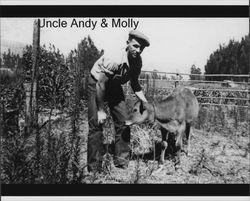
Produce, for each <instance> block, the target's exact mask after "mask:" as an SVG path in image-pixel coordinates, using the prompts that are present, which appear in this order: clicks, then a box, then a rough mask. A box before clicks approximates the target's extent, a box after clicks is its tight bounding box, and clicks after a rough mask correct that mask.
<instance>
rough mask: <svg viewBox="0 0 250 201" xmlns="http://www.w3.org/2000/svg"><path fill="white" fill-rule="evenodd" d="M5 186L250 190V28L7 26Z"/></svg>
mask: <svg viewBox="0 0 250 201" xmlns="http://www.w3.org/2000/svg"><path fill="white" fill-rule="evenodd" d="M0 26H1V28H0V30H1V36H0V42H1V43H0V45H1V57H0V64H1V66H0V94H1V95H0V97H1V99H0V100H1V104H0V111H1V112H0V122H1V123H0V124H1V127H0V133H1V183H2V184H88V185H90V184H101V185H105V184H127V185H130V184H249V183H250V178H249V171H250V169H249V168H250V162H249V157H250V140H249V125H250V119H249V117H250V116H249V81H250V72H249V18H248V17H225V18H223V17H181V18H180V17H161V18H154V17H40V16H39V17H11V18H8V17H1V24H0Z"/></svg>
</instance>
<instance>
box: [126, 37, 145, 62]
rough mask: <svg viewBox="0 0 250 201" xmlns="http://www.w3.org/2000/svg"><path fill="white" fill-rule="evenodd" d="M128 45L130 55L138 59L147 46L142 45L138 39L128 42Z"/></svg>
mask: <svg viewBox="0 0 250 201" xmlns="http://www.w3.org/2000/svg"><path fill="white" fill-rule="evenodd" d="M127 44H128V54H129V56H130V57H132V58H137V57H138V56H140V54H141V53H142V51H143V49H144V47H145V46H143V45H141V44H140V43H139V42H138V41H137V40H136V39H134V38H133V39H131V40H128V41H127Z"/></svg>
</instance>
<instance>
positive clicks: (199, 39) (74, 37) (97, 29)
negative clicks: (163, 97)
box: [0, 18, 249, 73]
mask: <svg viewBox="0 0 250 201" xmlns="http://www.w3.org/2000/svg"><path fill="white" fill-rule="evenodd" d="M40 19H41V22H43V20H44V19H45V20H46V21H49V22H53V21H55V24H57V22H58V20H60V21H61V22H62V21H66V23H67V26H66V25H65V26H66V27H60V28H54V27H43V28H41V42H40V44H41V45H43V44H46V46H48V44H49V43H51V44H54V45H55V47H56V48H58V49H59V50H60V52H61V53H63V54H64V55H65V56H67V55H68V53H69V52H70V51H71V50H73V49H74V48H76V47H77V44H78V43H79V42H80V41H81V40H82V39H83V38H84V37H87V36H88V35H89V36H90V37H91V38H92V40H93V41H94V44H95V45H96V47H97V48H98V49H99V50H101V49H104V51H106V52H110V53H113V54H117V53H118V52H119V50H120V49H122V48H123V47H125V46H126V41H127V38H128V33H129V31H131V30H133V29H136V30H139V31H141V32H143V33H144V34H145V35H146V36H148V38H149V39H150V46H149V47H147V48H145V49H144V51H143V53H142V55H141V56H142V59H143V68H142V70H154V69H155V70H158V71H161V72H162V71H163V72H178V73H190V68H191V66H192V65H193V64H194V65H195V66H196V67H199V68H200V69H201V71H202V72H204V66H205V65H206V62H207V60H208V59H209V56H210V54H212V53H213V52H214V51H215V50H216V49H217V48H219V45H220V44H221V45H226V44H228V42H229V40H230V39H234V40H235V41H240V40H241V38H242V37H244V36H245V35H247V34H248V33H249V19H248V18H105V20H106V22H107V23H108V26H107V27H102V26H101V23H102V20H103V18H40ZM74 19H75V21H74ZM112 20H113V21H115V22H118V20H120V22H122V24H123V25H124V27H114V24H112ZM80 21H82V22H83V26H81V27H76V26H75V24H73V26H71V24H72V22H77V23H79V22H80ZM33 22H34V18H1V23H0V24H1V40H3V41H15V42H21V43H27V44H32V34H33ZM88 23H89V24H88ZM93 23H96V24H95V26H94V24H93ZM90 24H91V26H88V25H90ZM41 25H42V24H41ZM112 25H113V26H112ZM125 25H127V26H125Z"/></svg>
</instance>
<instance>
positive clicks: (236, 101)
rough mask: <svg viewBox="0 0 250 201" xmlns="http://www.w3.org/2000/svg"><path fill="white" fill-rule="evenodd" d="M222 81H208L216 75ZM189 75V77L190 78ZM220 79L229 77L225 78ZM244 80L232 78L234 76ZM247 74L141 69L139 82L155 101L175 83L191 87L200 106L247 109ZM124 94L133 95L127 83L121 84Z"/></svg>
mask: <svg viewBox="0 0 250 201" xmlns="http://www.w3.org/2000/svg"><path fill="white" fill-rule="evenodd" d="M219 77H220V79H222V81H217V80H207V79H208V78H214V79H216V78H219ZM190 78H191V79H190ZM223 78H227V79H228V78H231V79H230V80H224V79H223ZM235 78H236V79H237V80H240V79H242V80H243V81H233V80H234V79H235ZM249 80H250V75H234V74H232V75H231V74H204V75H198V74H187V73H172V72H158V71H157V72H156V71H142V73H141V76H140V79H139V81H140V84H141V85H142V88H143V91H144V93H145V94H146V96H148V97H151V98H152V99H153V100H157V99H158V98H159V97H165V96H167V95H169V94H170V93H171V92H172V91H173V90H174V88H176V87H177V86H185V87H188V88H190V89H191V90H192V91H193V93H194V94H195V96H196V97H197V99H198V101H199V103H200V105H213V106H228V107H241V108H249V102H250V101H249V98H250V90H249V89H250V85H249ZM124 88H125V93H126V94H127V95H129V96H133V97H134V95H133V93H131V92H132V90H131V88H130V86H129V85H128V84H127V85H125V86H124Z"/></svg>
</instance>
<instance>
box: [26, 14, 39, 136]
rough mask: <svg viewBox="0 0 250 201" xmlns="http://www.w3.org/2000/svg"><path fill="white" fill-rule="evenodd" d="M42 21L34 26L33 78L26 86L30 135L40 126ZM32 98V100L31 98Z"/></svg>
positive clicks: (27, 119)
mask: <svg viewBox="0 0 250 201" xmlns="http://www.w3.org/2000/svg"><path fill="white" fill-rule="evenodd" d="M39 24H40V21H39V19H38V20H35V21H34V25H33V49H32V77H31V82H30V83H25V84H24V89H25V93H26V104H25V115H26V116H25V131H26V134H30V132H31V130H32V127H33V126H35V128H36V127H37V126H38V125H37V124H38V112H37V101H36V96H37V74H38V68H37V60H38V54H39V45H40V27H39ZM31 97H32V98H31Z"/></svg>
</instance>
